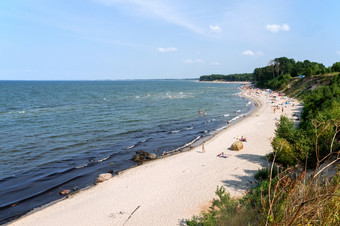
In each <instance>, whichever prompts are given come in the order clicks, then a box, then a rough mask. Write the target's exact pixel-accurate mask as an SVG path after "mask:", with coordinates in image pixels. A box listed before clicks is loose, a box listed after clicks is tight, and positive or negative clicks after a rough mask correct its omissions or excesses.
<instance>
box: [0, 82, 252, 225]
mask: <svg viewBox="0 0 340 226" xmlns="http://www.w3.org/2000/svg"><path fill="white" fill-rule="evenodd" d="M239 87H240V85H239V84H219V83H198V82H195V81H189V80H164V81H163V80H155V81H151V80H148V81H83V82H80V81H74V82H73V81H58V82H56V81H53V82H52V81H48V82H43V81H41V82H38V81H34V82H31V81H0V162H1V163H0V223H3V222H6V221H8V220H10V219H13V218H15V217H17V216H20V215H22V214H23V213H25V212H27V211H29V210H31V209H33V208H35V207H38V206H41V205H43V204H46V203H48V202H51V201H53V200H56V199H59V198H61V196H60V195H59V192H60V191H61V190H63V189H70V190H72V189H74V190H77V189H81V188H84V187H86V186H89V185H91V184H93V182H94V180H95V178H96V176H97V175H98V174H100V173H105V172H108V171H110V170H113V171H114V172H116V171H119V170H124V169H127V168H129V167H131V166H134V165H135V163H134V162H133V161H131V157H132V155H133V154H135V152H136V151H137V150H144V151H148V152H153V153H156V154H157V155H159V156H160V155H162V153H163V152H164V151H171V150H174V149H177V148H179V147H183V148H184V147H186V146H189V145H190V144H191V142H192V141H195V140H197V139H199V138H202V137H207V136H209V135H211V134H213V133H215V132H216V131H218V130H219V129H221V128H223V127H225V126H226V122H227V121H228V120H233V119H234V118H235V112H236V111H238V115H241V114H247V113H248V112H249V111H250V109H251V107H252V105H253V104H250V103H249V101H248V100H246V99H243V98H241V97H240V96H238V95H236V94H237V93H239V92H240V90H239ZM199 109H201V110H202V109H204V113H206V114H207V115H206V116H205V115H204V113H202V114H200V113H199ZM183 148H181V149H183ZM113 195H119V194H113Z"/></svg>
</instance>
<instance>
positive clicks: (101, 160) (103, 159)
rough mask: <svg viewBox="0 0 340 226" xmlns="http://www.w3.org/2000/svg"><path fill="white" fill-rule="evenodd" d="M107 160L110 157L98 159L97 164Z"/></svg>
mask: <svg viewBox="0 0 340 226" xmlns="http://www.w3.org/2000/svg"><path fill="white" fill-rule="evenodd" d="M108 158H110V156H106V157H104V158H102V159H99V160H98V161H97V162H103V161H105V160H107V159H108Z"/></svg>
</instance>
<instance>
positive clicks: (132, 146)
mask: <svg viewBox="0 0 340 226" xmlns="http://www.w3.org/2000/svg"><path fill="white" fill-rule="evenodd" d="M134 147H135V145H134V144H133V145H131V146H129V147H127V148H126V150H130V149H131V148H134Z"/></svg>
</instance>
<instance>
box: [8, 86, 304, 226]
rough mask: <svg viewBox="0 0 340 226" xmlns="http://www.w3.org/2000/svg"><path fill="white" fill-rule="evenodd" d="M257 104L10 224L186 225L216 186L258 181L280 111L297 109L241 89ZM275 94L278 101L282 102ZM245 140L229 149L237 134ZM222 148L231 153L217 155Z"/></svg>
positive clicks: (236, 190)
mask: <svg viewBox="0 0 340 226" xmlns="http://www.w3.org/2000/svg"><path fill="white" fill-rule="evenodd" d="M243 95H244V96H246V97H249V98H252V99H253V100H254V101H255V103H256V105H257V106H258V107H257V109H256V110H255V111H254V112H253V113H252V114H250V115H248V116H247V117H245V118H244V119H242V120H240V121H239V122H237V123H235V124H234V125H232V126H230V127H229V128H227V129H225V130H223V131H221V132H220V133H218V134H217V135H215V136H214V137H213V138H212V139H210V140H208V141H206V142H205V144H204V146H205V152H202V146H201V145H200V146H197V147H195V148H193V149H191V150H190V151H187V152H183V153H180V154H175V155H172V156H169V157H166V158H161V159H159V160H155V161H150V162H147V163H145V164H143V165H141V166H138V167H135V168H131V169H128V170H126V171H123V172H121V173H120V174H119V175H117V176H114V177H113V178H112V179H110V180H108V181H105V182H103V183H101V184H98V185H96V186H93V187H91V188H89V189H86V190H84V191H80V192H78V193H76V194H74V195H70V196H69V197H68V198H67V199H64V200H62V201H60V202H57V203H55V204H53V205H50V206H48V207H46V208H42V209H41V210H39V211H35V212H33V213H30V214H28V215H26V216H23V217H21V218H20V219H18V220H16V221H14V222H11V225H25V226H27V225H34V226H36V225H44V226H46V225H148V226H150V225H163V226H164V225H183V224H184V222H185V219H189V218H191V217H192V216H193V215H194V214H199V213H200V212H201V211H202V210H204V209H205V210H206V209H207V208H208V207H209V206H210V202H211V201H212V199H213V198H214V197H215V191H216V188H217V186H225V188H226V190H227V191H228V192H229V193H230V194H231V196H233V197H237V196H242V195H243V194H244V192H245V191H246V190H247V189H248V188H249V187H251V186H252V185H254V183H255V180H254V178H253V176H254V174H255V173H256V172H257V170H258V169H259V168H261V167H264V166H266V165H267V161H266V158H265V156H266V154H267V153H269V152H270V151H271V144H270V143H271V138H273V137H274V131H275V123H276V122H277V121H278V119H279V118H280V115H281V114H285V115H287V116H289V117H290V116H291V115H292V113H293V112H298V111H299V108H301V106H299V105H298V104H297V102H295V106H294V107H293V106H292V104H288V105H286V107H285V108H284V112H282V111H281V110H280V111H276V112H275V113H274V112H273V107H272V106H273V105H274V104H273V103H271V100H270V99H269V97H268V95H266V93H265V91H260V92H258V93H257V94H256V92H255V90H243ZM281 102H283V100H280V97H277V103H276V104H278V103H281ZM241 136H244V137H246V138H247V142H246V143H244V148H243V149H242V150H241V151H231V150H229V147H230V145H231V144H232V143H233V142H235V141H236V140H237V137H241ZM221 152H224V153H225V154H226V155H227V158H220V157H217V155H218V154H219V153H221Z"/></svg>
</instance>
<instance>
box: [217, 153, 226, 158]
mask: <svg viewBox="0 0 340 226" xmlns="http://www.w3.org/2000/svg"><path fill="white" fill-rule="evenodd" d="M217 157H220V158H227V156H226V155H225V154H224V152H222V153H220V154H218V155H217Z"/></svg>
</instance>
